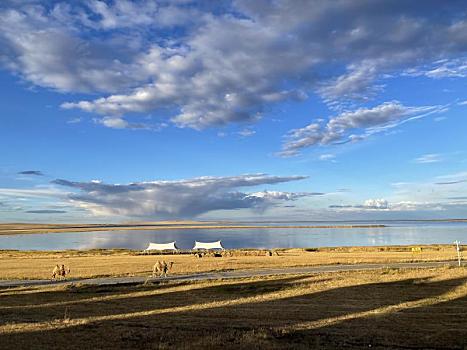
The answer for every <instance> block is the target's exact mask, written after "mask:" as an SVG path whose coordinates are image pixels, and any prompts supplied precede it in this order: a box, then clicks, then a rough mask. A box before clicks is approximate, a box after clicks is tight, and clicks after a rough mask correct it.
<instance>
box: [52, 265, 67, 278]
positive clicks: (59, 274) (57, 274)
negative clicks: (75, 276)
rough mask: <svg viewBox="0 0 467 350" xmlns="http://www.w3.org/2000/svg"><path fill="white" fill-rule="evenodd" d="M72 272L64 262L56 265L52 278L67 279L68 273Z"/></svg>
mask: <svg viewBox="0 0 467 350" xmlns="http://www.w3.org/2000/svg"><path fill="white" fill-rule="evenodd" d="M69 273H70V268H68V269H65V265H63V264H62V266H60V265H58V264H57V265H55V267H54V269H53V271H52V279H57V278H58V279H62V278H63V279H66V275H68V274H69Z"/></svg>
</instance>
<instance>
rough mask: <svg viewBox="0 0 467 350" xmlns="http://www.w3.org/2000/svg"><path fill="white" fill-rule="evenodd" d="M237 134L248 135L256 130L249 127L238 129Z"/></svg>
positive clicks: (251, 134)
mask: <svg viewBox="0 0 467 350" xmlns="http://www.w3.org/2000/svg"><path fill="white" fill-rule="evenodd" d="M237 134H238V135H240V136H242V137H249V136H253V135H254V134H256V131H255V130H251V129H243V130H240V131H239V132H237Z"/></svg>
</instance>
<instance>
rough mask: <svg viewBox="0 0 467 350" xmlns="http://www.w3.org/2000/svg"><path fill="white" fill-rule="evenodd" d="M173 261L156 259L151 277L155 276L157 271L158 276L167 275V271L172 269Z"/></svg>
mask: <svg viewBox="0 0 467 350" xmlns="http://www.w3.org/2000/svg"><path fill="white" fill-rule="evenodd" d="M173 264H174V263H173V262H172V261H170V262H167V261H164V260H162V261H158V262H156V263H155V264H154V267H153V269H152V277H155V276H156V273H159V277H162V276H164V277H167V272H169V271H170V270H171V269H172V266H173Z"/></svg>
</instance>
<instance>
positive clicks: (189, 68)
mask: <svg viewBox="0 0 467 350" xmlns="http://www.w3.org/2000/svg"><path fill="white" fill-rule="evenodd" d="M466 78H467V6H466V4H465V1H456V0H452V1H449V2H446V1H444V0H436V1H434V0H426V1H418V0H407V1H387V0H361V1H347V0H345V1H344V0H336V1H318V0H317V1H312V0H310V1H308V0H307V1H300V0H274V1H266V0H256V1H248V0H237V1H216V2H213V1H189V0H174V1H163V0H159V1H151V0H148V1H136V0H135V1H129V0H113V1H111V0H109V1H99V0H83V1H73V2H69V1H59V0H57V1H52V0H50V1H45V0H44V1H38V0H21V1H20V0H3V1H2V2H1V4H0V88H1V94H0V221H1V222H121V221H128V220H141V221H142V220H162V219H198V220H219V219H223V220H298V221H305V220H330V221H335V220H386V219H439V218H465V217H467V211H466V210H467V137H466V135H467V119H466V112H467V94H466V91H467V89H466V87H467V86H466V85H467V84H466V83H467V79H466Z"/></svg>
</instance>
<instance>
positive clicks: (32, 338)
mask: <svg viewBox="0 0 467 350" xmlns="http://www.w3.org/2000/svg"><path fill="white" fill-rule="evenodd" d="M466 282H467V269H466V268H438V269H417V270H388V269H383V270H378V271H366V272H346V273H332V274H330V273H327V274H319V275H313V276H303V275H300V276H287V277H284V276H282V277H277V276H276V277H274V276H272V277H267V278H255V279H241V280H224V281H223V280H219V281H209V282H207V281H204V282H193V283H175V282H170V283H169V282H166V283H162V284H154V285H152V284H146V285H135V286H120V287H90V286H80V285H71V286H70V285H68V286H60V287H42V288H38V287H36V288H34V287H29V288H14V289H3V290H0V348H2V349H13V348H14V349H121V348H125V349H200V348H201V349H221V348H222V349H343V348H350V349H363V348H365V349H368V348H371V349H398V348H399V349H465V347H466V346H467V283H466Z"/></svg>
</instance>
